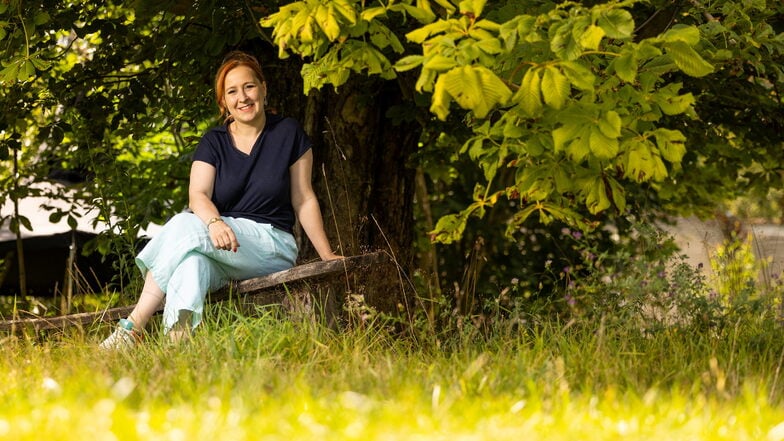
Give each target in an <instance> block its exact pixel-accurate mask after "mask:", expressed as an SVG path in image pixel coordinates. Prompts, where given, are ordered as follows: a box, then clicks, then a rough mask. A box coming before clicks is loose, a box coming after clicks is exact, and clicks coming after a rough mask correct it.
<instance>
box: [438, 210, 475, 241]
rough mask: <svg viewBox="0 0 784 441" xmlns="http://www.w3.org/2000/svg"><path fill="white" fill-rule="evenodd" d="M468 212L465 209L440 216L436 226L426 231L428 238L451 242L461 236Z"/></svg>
mask: <svg viewBox="0 0 784 441" xmlns="http://www.w3.org/2000/svg"><path fill="white" fill-rule="evenodd" d="M469 215H470V212H466V210H463V211H461V212H460V213H456V214H448V215H446V216H443V217H441V219H439V220H438V222H437V223H436V227H435V228H434V229H433V230H432V231H430V232H428V234H429V235H430V240H432V241H434V242H441V243H452V242H455V241H457V240H460V238H461V237H463V231H464V230H465V227H466V223H467V222H468V216H469Z"/></svg>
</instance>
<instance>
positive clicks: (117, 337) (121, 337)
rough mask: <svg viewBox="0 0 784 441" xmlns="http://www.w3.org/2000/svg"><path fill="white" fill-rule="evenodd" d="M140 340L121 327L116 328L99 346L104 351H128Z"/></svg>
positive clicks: (134, 332) (134, 334)
mask: <svg viewBox="0 0 784 441" xmlns="http://www.w3.org/2000/svg"><path fill="white" fill-rule="evenodd" d="M140 340H141V336H140V335H139V334H138V333H136V331H134V330H132V329H125V328H123V327H122V326H117V328H115V329H114V332H112V333H111V334H110V335H109V336H108V337H106V339H104V341H102V342H101V345H100V346H99V347H100V348H101V349H106V350H112V351H114V350H128V349H132V348H133V347H134V346H136V343H138V342H139V341H140Z"/></svg>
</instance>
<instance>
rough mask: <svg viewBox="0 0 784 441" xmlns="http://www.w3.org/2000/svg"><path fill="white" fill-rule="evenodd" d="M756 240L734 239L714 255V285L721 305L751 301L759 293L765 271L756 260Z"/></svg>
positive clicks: (722, 245)
mask: <svg viewBox="0 0 784 441" xmlns="http://www.w3.org/2000/svg"><path fill="white" fill-rule="evenodd" d="M752 240H753V239H752V237H751V235H749V236H747V237H746V238H745V239H743V240H741V239H740V238H738V237H733V238H731V239H727V240H725V241H724V243H723V244H721V245H719V247H718V248H717V249H716V250H715V251H713V252H712V253H711V256H710V264H711V267H713V269H714V280H713V284H714V285H715V289H716V292H717V293H718V295H719V297H720V299H721V301H722V302H724V303H725V304H727V305H732V304H736V303H739V302H742V301H743V300H745V299H749V298H750V297H753V296H754V294H755V293H756V292H757V291H758V290H759V287H758V283H757V281H758V279H759V277H760V275H761V274H762V270H763V268H762V264H761V263H760V262H758V261H757V258H756V257H755V256H754V251H753V248H752V247H753V245H752Z"/></svg>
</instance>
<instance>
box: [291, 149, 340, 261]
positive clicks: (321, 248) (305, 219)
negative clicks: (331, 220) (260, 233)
mask: <svg viewBox="0 0 784 441" xmlns="http://www.w3.org/2000/svg"><path fill="white" fill-rule="evenodd" d="M312 169H313V151H312V150H308V151H307V152H305V154H304V155H302V156H301V157H300V158H299V159H298V160H297V162H295V163H294V165H292V166H291V168H290V171H291V205H292V206H293V207H294V213H295V214H296V215H297V219H298V220H299V223H300V225H302V229H303V230H305V234H307V236H308V239H310V242H311V243H312V244H313V247H314V248H316V252H318V254H319V257H321V260H332V259H340V258H341V257H342V256H339V255H337V254H335V253H334V252H333V251H332V247H330V246H329V240H327V233H326V232H324V220H323V218H322V217H321V208H320V207H319V203H318V199H316V193H314V192H313V186H312V184H311V181H310V180H311V173H312V171H311V170H312Z"/></svg>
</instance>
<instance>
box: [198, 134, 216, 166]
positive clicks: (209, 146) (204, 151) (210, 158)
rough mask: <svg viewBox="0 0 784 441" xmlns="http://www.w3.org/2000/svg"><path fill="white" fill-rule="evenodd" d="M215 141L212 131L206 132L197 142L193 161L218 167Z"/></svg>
mask: <svg viewBox="0 0 784 441" xmlns="http://www.w3.org/2000/svg"><path fill="white" fill-rule="evenodd" d="M216 145H217V139H216V134H215V132H214V131H210V132H207V133H206V134H205V135H204V136H202V137H201V139H200V140H199V144H198V145H197V146H196V151H195V152H193V160H194V161H202V162H206V163H207V164H211V165H213V166H215V167H217V166H218V162H219V161H218V153H217V152H216Z"/></svg>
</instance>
